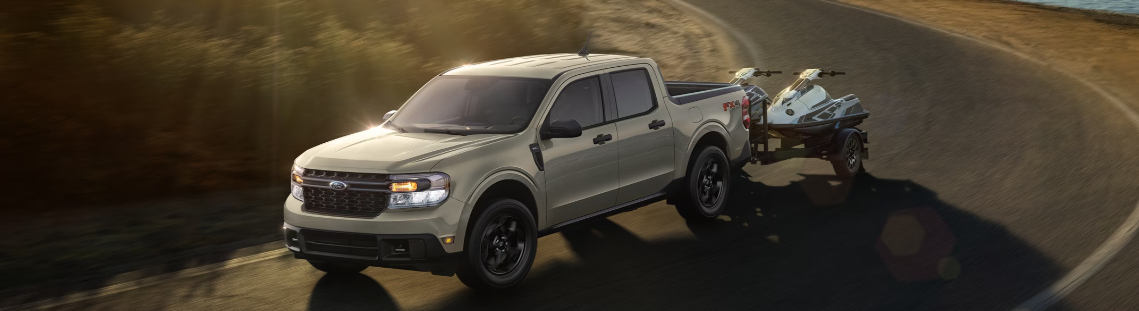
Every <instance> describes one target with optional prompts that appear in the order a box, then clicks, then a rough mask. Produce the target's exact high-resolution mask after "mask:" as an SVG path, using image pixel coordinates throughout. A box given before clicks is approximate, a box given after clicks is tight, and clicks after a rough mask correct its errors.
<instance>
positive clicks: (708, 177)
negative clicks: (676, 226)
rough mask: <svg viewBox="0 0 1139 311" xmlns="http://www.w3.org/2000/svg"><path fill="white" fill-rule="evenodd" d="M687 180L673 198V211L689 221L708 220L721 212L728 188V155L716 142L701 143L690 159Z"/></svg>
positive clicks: (729, 171) (729, 168) (729, 187)
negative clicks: (674, 208) (674, 206)
mask: <svg viewBox="0 0 1139 311" xmlns="http://www.w3.org/2000/svg"><path fill="white" fill-rule="evenodd" d="M685 178H686V183H685V185H683V189H681V191H679V193H678V195H679V197H678V198H677V199H678V200H675V204H676V211H677V212H679V213H680V216H683V217H684V218H685V219H687V220H689V221H711V220H713V219H716V217H717V216H720V213H721V212H723V210H724V206H725V205H726V204H727V203H726V201H727V198H728V190H729V189H731V184H730V181H731V167H730V166H728V157H727V156H726V155H724V152H723V151H722V150H720V148H717V147H715V146H704V148H703V149H701V150H700V151H698V152H697V153H694V154H693V158H692V159H691V160H690V161H689V165H688V173H687V176H686V177H685Z"/></svg>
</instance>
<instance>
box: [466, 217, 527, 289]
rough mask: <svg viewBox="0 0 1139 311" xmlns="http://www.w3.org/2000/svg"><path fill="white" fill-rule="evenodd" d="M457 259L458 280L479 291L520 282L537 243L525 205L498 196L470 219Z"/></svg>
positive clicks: (510, 285) (508, 287)
mask: <svg viewBox="0 0 1139 311" xmlns="http://www.w3.org/2000/svg"><path fill="white" fill-rule="evenodd" d="M473 223H474V226H473V227H471V230H470V232H468V234H467V243H466V245H464V246H463V255H462V257H461V258H460V259H459V264H458V271H456V274H458V275H459V280H460V281H463V284H466V285H467V286H468V287H470V288H473V289H475V290H480V291H502V290H507V289H510V288H512V287H513V286H515V285H518V283H519V282H522V279H523V278H525V277H526V274H527V273H529V272H530V267H531V266H532V265H533V264H534V256H535V254H537V249H538V248H537V247H538V229H537V227H538V225H537V224H536V223H534V216H533V214H531V213H530V210H529V209H527V208H526V205H524V204H522V202H518V201H517V200H511V199H498V200H495V201H493V202H491V203H490V204H488V205H487V206H486V208H485V209H483V211H482V213H481V214H480V215H479V216H478V219H477V220H476V221H474V222H473Z"/></svg>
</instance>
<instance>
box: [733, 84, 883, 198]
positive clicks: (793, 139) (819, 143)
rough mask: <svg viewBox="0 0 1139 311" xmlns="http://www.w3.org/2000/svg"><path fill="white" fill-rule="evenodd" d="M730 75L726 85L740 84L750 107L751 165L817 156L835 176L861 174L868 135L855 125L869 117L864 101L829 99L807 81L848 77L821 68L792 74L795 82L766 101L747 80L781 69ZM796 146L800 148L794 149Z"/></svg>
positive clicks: (866, 152)
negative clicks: (830, 167) (828, 164)
mask: <svg viewBox="0 0 1139 311" xmlns="http://www.w3.org/2000/svg"><path fill="white" fill-rule="evenodd" d="M732 73H735V77H734V78H733V79H732V80H731V82H730V83H732V84H735V85H739V86H741V87H742V88H743V89H744V91H745V92H746V93H747V96H748V101H749V102H750V103H751V105H750V107H749V109H750V111H749V116H750V118H751V130H750V131H749V132H750V135H749V136H750V140H751V146H752V150H751V152H752V158H751V162H752V163H762V164H772V163H776V162H779V161H783V160H787V159H792V158H821V159H824V160H828V161H830V162H832V164H833V165H834V169H835V173H836V174H837V175H839V176H843V177H851V176H854V175H855V174H858V173H860V172H863V171H865V168H863V167H862V160H863V159H868V158H869V152H868V151H867V148H865V144H866V143H869V141H868V139H867V134H866V131H863V130H860V129H858V128H856V127H855V126H857V125H859V124H861V123H862V121H863V120H865V119H866V118H867V117H870V112H869V111H866V109H864V108H863V107H862V102H861V101H860V100H859V99H858V98H857V97H855V96H854V94H850V95H846V96H843V97H841V98H838V99H835V98H831V96H830V94H828V93H827V91H826V90H824V89H823V88H822V87H821V86H818V85H814V84H812V83H811V81H813V80H817V79H819V78H820V77H821V76H832V77H833V76H838V75H844V74H846V73H844V72H839V71H823V70H822V69H807V70H806V71H803V72H802V73H799V72H796V73H795V74H797V75H799V78H798V79H797V80H795V82H794V83H792V84H791V86H788V87H787V88H784V89H783V90H782V91H780V92H779V93H778V94H776V95H775V96H774V97H768V95H767V93H766V92H764V91H763V90H762V89H760V88H759V87H757V86H754V85H748V84H747V81H748V80H749V79H751V78H755V77H759V76H766V77H770V76H771V75H772V74H779V73H782V72H781V71H760V70H758V69H755V68H743V69H741V70H739V71H733V72H732ZM747 106H749V105H745V107H747ZM773 139H775V140H777V141H778V143H777V145H775V146H772V145H773V144H776V143H775V142H774V141H772V140H773ZM800 145H801V146H803V147H801V148H798V147H797V146H800ZM760 146H762V149H760ZM769 147H774V148H775V150H770V149H769Z"/></svg>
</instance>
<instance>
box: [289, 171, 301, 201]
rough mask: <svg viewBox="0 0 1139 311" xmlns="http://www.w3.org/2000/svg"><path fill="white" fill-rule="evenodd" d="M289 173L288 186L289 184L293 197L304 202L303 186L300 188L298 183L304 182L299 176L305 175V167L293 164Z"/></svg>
mask: <svg viewBox="0 0 1139 311" xmlns="http://www.w3.org/2000/svg"><path fill="white" fill-rule="evenodd" d="M289 175H290V176H289V186H291V187H290V188H291V190H292V193H293V197H294V198H296V199H297V200H300V201H301V202H304V201H305V191H304V188H301V185H300V184H303V183H304V182H305V181H304V179H302V178H301V176H304V175H305V169H304V168H303V167H300V166H296V165H293V172H292V174H289Z"/></svg>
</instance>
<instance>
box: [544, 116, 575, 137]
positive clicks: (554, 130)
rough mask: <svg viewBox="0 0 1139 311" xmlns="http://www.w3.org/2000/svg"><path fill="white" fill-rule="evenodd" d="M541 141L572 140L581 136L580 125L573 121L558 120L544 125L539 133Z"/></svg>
mask: <svg viewBox="0 0 1139 311" xmlns="http://www.w3.org/2000/svg"><path fill="white" fill-rule="evenodd" d="M541 136H542V140H546V139H550V138H573V137H580V136H581V124H580V123H577V120H574V119H559V120H554V121H553V122H550V123H546V125H545V126H543V127H542V131H541Z"/></svg>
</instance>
